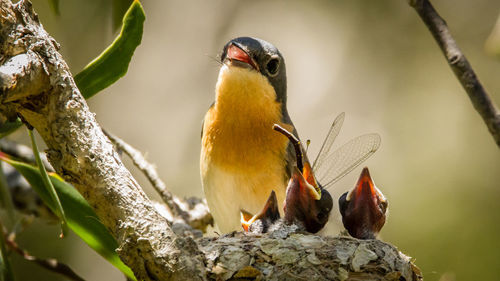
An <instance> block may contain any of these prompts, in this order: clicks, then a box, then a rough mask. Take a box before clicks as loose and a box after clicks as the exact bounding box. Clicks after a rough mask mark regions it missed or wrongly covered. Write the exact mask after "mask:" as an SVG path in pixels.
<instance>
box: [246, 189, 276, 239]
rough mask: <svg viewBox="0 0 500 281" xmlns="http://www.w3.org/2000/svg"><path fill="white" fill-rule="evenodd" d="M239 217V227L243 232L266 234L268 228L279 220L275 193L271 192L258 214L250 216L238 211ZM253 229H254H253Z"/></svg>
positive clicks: (247, 213)
mask: <svg viewBox="0 0 500 281" xmlns="http://www.w3.org/2000/svg"><path fill="white" fill-rule="evenodd" d="M240 215H241V226H242V227H243V229H244V230H245V231H247V232H248V231H250V232H259V233H264V232H267V229H268V228H269V226H271V225H272V224H273V223H274V222H275V221H277V220H279V219H280V211H279V208H278V199H277V198H276V193H275V192H274V190H273V191H271V195H269V198H268V199H267V201H266V205H264V208H263V209H262V211H260V213H258V214H256V215H255V216H252V215H251V214H250V213H249V212H247V211H245V210H241V211H240ZM254 228H255V229H254Z"/></svg>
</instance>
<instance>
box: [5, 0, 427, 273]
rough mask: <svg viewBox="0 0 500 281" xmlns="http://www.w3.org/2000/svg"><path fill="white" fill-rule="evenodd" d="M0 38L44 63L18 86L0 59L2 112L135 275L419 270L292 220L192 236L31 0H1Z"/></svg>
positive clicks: (385, 250)
mask: <svg viewBox="0 0 500 281" xmlns="http://www.w3.org/2000/svg"><path fill="white" fill-rule="evenodd" d="M0 39H1V40H0V42H1V43H0V50H2V52H1V53H2V58H1V59H0V65H3V64H4V63H5V62H7V61H10V58H12V57H14V56H17V55H20V54H28V53H30V52H32V53H34V54H35V55H33V56H28V58H29V59H28V60H25V61H20V60H18V61H17V63H18V65H16V68H17V69H28V68H27V67H28V66H30V67H32V66H38V67H40V68H41V69H43V71H42V70H40V69H34V70H30V71H33V73H46V74H47V75H48V83H47V84H46V85H43V87H41V89H43V90H39V91H33V90H30V91H29V92H23V91H21V92H20V91H17V90H16V89H15V87H12V86H11V85H13V83H16V79H18V78H19V77H21V79H25V78H22V77H28V76H26V75H24V76H23V75H22V73H17V72H16V74H14V73H12V72H9V71H6V70H5V69H6V68H0V70H1V71H2V72H0V77H2V79H1V80H0V113H1V114H3V115H7V117H10V118H13V117H15V116H17V115H19V116H21V117H22V118H23V120H25V121H26V122H28V123H29V124H30V125H31V126H33V127H34V128H35V129H37V131H38V132H39V133H40V135H41V136H42V138H43V139H44V141H45V142H46V144H47V147H48V151H47V158H48V160H49V162H50V163H51V164H52V166H53V167H54V169H55V171H56V172H57V173H58V174H59V175H61V176H62V177H64V179H65V180H67V181H68V182H69V183H71V184H73V186H75V187H76V188H77V189H78V191H79V192H80V193H81V194H82V195H83V197H84V198H85V199H86V200H87V201H88V202H89V204H90V205H91V206H92V207H93V208H94V210H95V212H96V214H97V215H98V216H99V218H100V220H101V222H102V223H103V224H104V225H106V227H107V228H108V229H109V230H110V232H111V234H112V235H113V236H114V237H115V238H116V240H117V242H118V244H119V245H120V246H119V249H118V252H119V254H120V257H121V259H122V260H123V261H124V262H125V264H127V265H128V266H129V267H130V268H131V269H132V270H133V271H134V273H135V275H136V277H137V278H138V279H139V280H227V279H230V278H231V279H233V280H237V279H246V280H248V279H251V280H259V279H266V280H285V279H286V280H305V279H306V280H310V279H317V280H403V279H404V280H421V276H420V272H419V270H418V269H417V268H416V267H415V266H414V265H413V264H412V263H411V261H410V259H409V258H408V257H407V256H405V255H403V254H401V253H400V252H399V251H397V249H395V248H394V247H393V246H391V245H389V244H387V243H384V242H381V241H377V240H366V241H363V240H357V239H353V238H347V237H334V238H332V237H320V236H315V235H309V234H306V233H296V229H294V227H293V226H290V227H289V226H283V227H282V228H279V229H278V230H277V231H275V232H273V233H271V234H265V235H263V236H254V235H245V234H243V233H232V234H229V235H225V236H222V237H220V238H200V239H197V240H194V239H193V238H192V236H191V235H190V234H189V232H174V231H173V230H172V227H171V226H170V224H169V223H168V222H167V220H166V219H165V218H164V217H162V216H161V215H160V214H159V213H158V212H157V211H156V209H155V208H154V206H153V203H152V202H151V201H150V200H149V199H148V198H147V197H146V195H145V194H144V192H143V190H142V189H141V187H140V186H139V185H138V184H137V182H136V181H135V179H134V178H133V177H132V176H131V174H130V173H129V171H128V170H127V169H126V168H125V167H124V166H123V164H122V162H121V160H120V157H119V156H118V154H117V153H116V152H115V151H114V149H113V145H112V144H111V142H110V141H109V139H108V138H107V137H106V136H105V135H104V134H103V132H102V130H101V128H100V127H99V125H98V124H97V122H96V120H95V117H94V114H93V113H91V112H90V111H89V108H88V107H87V104H86V102H85V100H84V99H83V97H82V96H81V95H80V92H79V90H78V88H77V87H76V85H75V83H74V81H73V78H72V76H71V74H70V72H69V69H68V66H67V65H66V63H65V62H64V60H63V58H62V57H61V55H60V54H59V53H58V52H57V44H56V43H55V41H54V40H53V39H52V38H51V37H50V36H49V35H48V34H47V33H46V32H45V30H43V28H42V26H41V25H40V24H39V22H38V18H37V16H36V14H35V13H34V12H33V10H32V8H31V4H30V3H29V2H27V1H23V0H21V1H20V2H18V3H17V4H15V5H14V4H12V3H11V2H10V1H5V0H4V1H0ZM31 60H33V61H31ZM30 69H31V68H30ZM30 77H31V76H30ZM33 77H35V78H33V79H34V83H38V82H37V81H38V78H36V75H35V76H33ZM28 84H29V83H27V87H26V89H27V88H29V86H28ZM30 89H33V88H30ZM174 225H175V224H172V226H174ZM176 233H179V234H176ZM185 233H187V235H185Z"/></svg>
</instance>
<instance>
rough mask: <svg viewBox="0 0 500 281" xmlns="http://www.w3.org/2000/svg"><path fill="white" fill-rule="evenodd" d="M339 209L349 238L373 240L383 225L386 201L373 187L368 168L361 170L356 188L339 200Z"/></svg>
mask: <svg viewBox="0 0 500 281" xmlns="http://www.w3.org/2000/svg"><path fill="white" fill-rule="evenodd" d="M339 208H340V213H341V214H342V222H343V223H344V226H345V228H346V229H347V231H348V232H349V234H351V236H353V237H355V238H359V239H375V237H376V236H377V234H378V233H379V231H380V230H381V229H382V227H383V226H384V223H385V213H386V210H387V200H386V198H385V196H384V195H383V194H382V192H380V190H379V189H378V188H377V187H376V186H375V183H374V182H373V180H372V178H371V177H370V172H369V171H368V168H366V167H365V168H364V169H363V171H362V172H361V175H360V177H359V180H358V182H357V183H356V186H355V187H354V188H353V189H352V190H351V191H350V192H348V193H347V192H346V193H344V194H343V195H342V196H341V197H340V198H339Z"/></svg>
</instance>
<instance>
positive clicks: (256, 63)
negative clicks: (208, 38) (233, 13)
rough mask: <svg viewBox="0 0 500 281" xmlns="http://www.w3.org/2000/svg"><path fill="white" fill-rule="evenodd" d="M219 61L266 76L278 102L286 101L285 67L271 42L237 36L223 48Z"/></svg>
mask: <svg viewBox="0 0 500 281" xmlns="http://www.w3.org/2000/svg"><path fill="white" fill-rule="evenodd" d="M221 62H222V63H223V64H224V65H227V66H229V67H241V68H246V69H249V70H252V71H256V72H259V73H260V74H262V75H263V76H264V77H266V78H267V79H268V81H269V83H270V84H271V85H272V86H273V88H274V90H275V92H276V99H277V100H278V101H279V102H282V103H284V102H286V68H285V60H284V59H283V56H282V55H281V53H280V51H279V50H278V49H277V48H276V47H275V46H273V45H272V44H271V43H269V42H266V41H264V40H262V39H258V38H252V37H238V38H234V39H232V40H231V41H229V42H228V43H227V44H226V45H225V46H224V48H223V50H222V54H221Z"/></svg>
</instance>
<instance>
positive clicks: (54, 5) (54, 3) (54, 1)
mask: <svg viewBox="0 0 500 281" xmlns="http://www.w3.org/2000/svg"><path fill="white" fill-rule="evenodd" d="M49 5H50V8H51V9H52V12H54V14H56V15H60V11H59V0H49Z"/></svg>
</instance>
